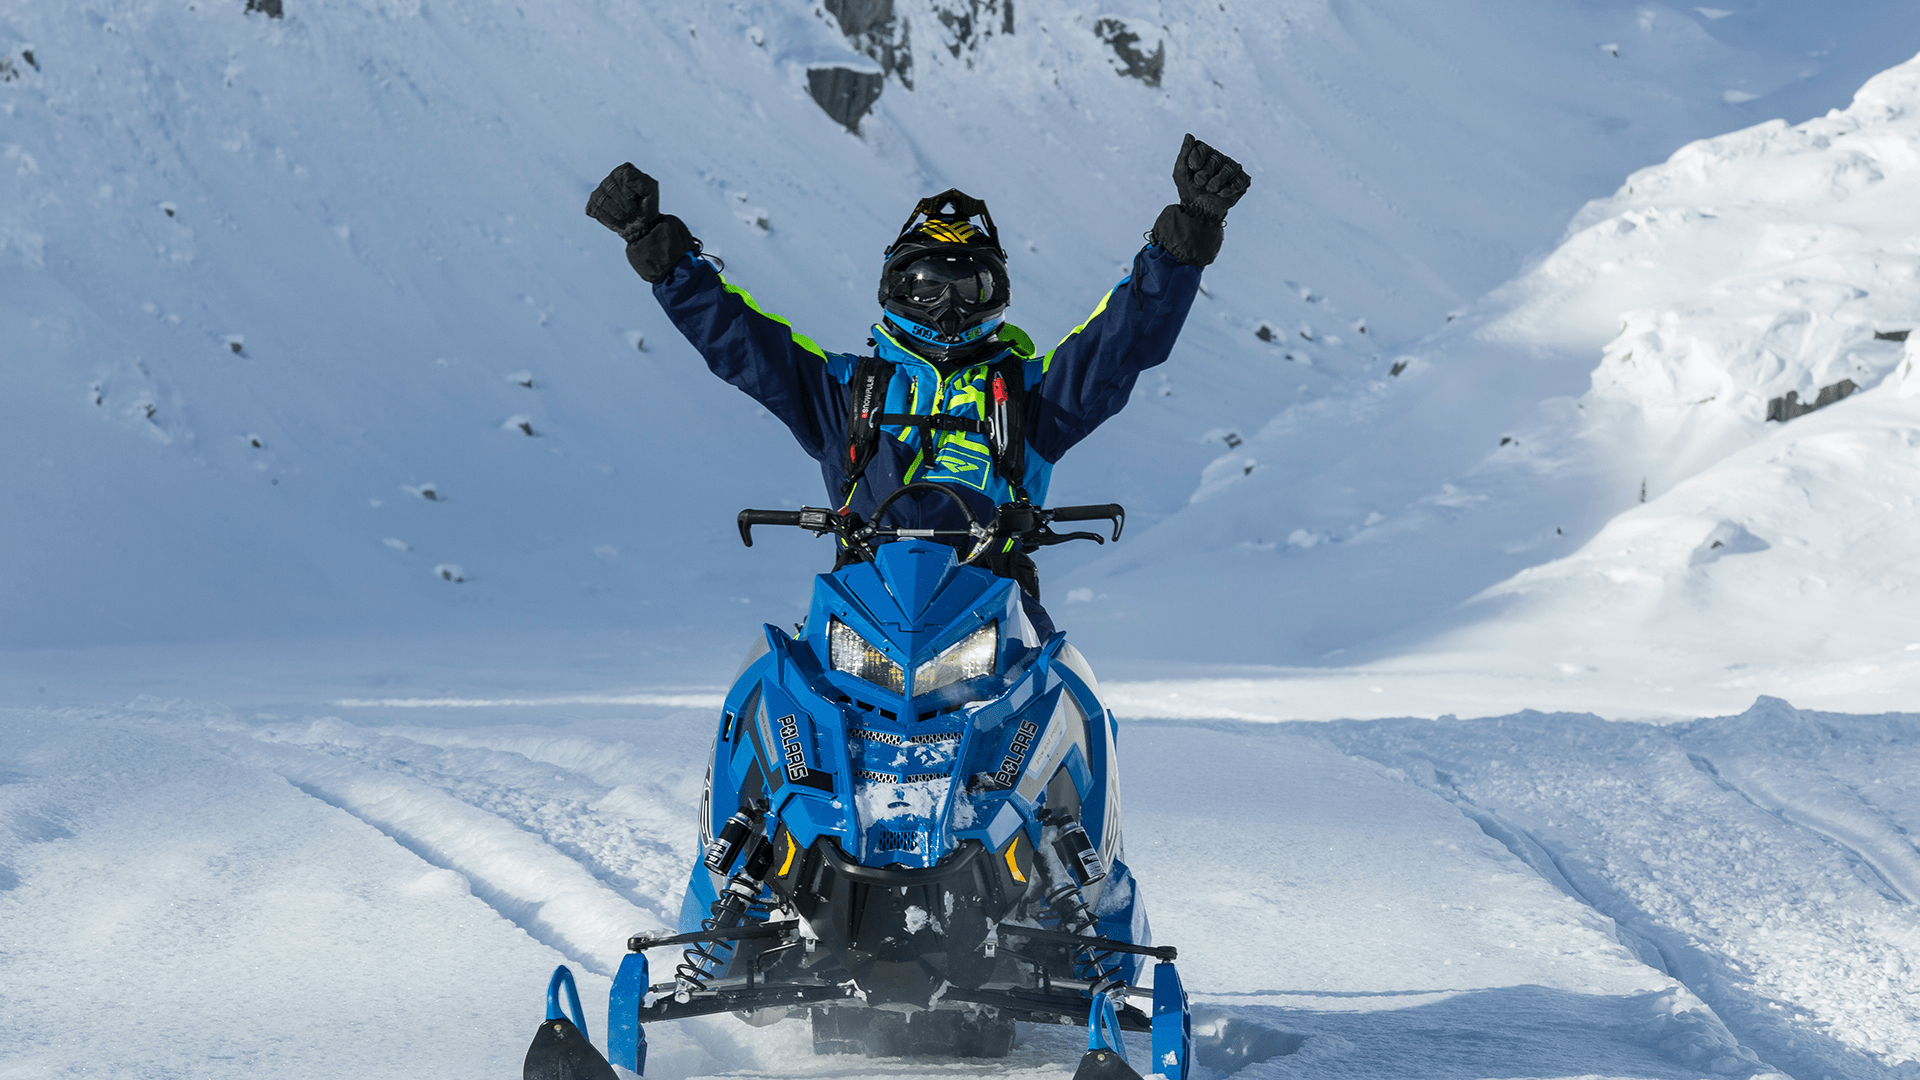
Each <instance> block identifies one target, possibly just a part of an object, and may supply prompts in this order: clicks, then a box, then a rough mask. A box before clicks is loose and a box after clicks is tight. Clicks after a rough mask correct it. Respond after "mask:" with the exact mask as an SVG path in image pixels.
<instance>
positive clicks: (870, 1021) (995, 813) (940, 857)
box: [525, 483, 1192, 1080]
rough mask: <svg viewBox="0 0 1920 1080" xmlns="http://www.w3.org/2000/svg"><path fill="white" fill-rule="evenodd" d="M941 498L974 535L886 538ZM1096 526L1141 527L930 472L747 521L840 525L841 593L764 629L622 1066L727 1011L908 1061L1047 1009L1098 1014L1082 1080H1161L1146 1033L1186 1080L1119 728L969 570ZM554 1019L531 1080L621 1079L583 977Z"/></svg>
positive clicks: (532, 1064) (1183, 1013)
mask: <svg viewBox="0 0 1920 1080" xmlns="http://www.w3.org/2000/svg"><path fill="white" fill-rule="evenodd" d="M915 490H920V491H931V492H938V493H940V494H941V495H943V496H945V497H946V498H948V499H951V500H952V501H953V502H954V503H955V504H956V505H958V506H959V508H960V511H961V513H962V515H964V517H965V520H966V528H965V529H964V530H934V529H910V528H900V527H890V526H886V525H884V524H882V522H884V521H885V519H886V516H887V511H888V508H889V507H891V506H892V505H893V503H894V502H895V501H896V500H898V499H899V498H900V497H901V496H903V495H905V494H907V493H908V492H910V491H915ZM1092 520H1107V521H1110V522H1111V524H1112V539H1114V540H1116V541H1117V540H1118V539H1119V538H1120V532H1121V529H1122V527H1123V526H1124V523H1125V511H1124V510H1123V509H1122V508H1121V507H1119V506H1117V505H1101V506H1069V507H1055V508H1053V509H1044V508H1040V507H1036V506H1033V505H1031V504H1028V503H1025V502H1017V503H1008V504H1004V505H1002V506H1000V507H999V508H998V509H997V511H996V513H995V515H994V518H993V520H992V521H991V522H989V523H985V524H982V523H981V522H980V521H979V520H978V518H977V517H976V516H975V515H974V514H972V513H971V512H970V511H969V510H968V508H967V505H966V503H965V502H964V501H963V500H961V499H960V498H959V497H958V496H957V495H955V494H954V493H953V492H952V491H950V490H948V489H947V488H946V487H945V486H943V485H939V484H929V483H912V484H907V485H905V486H903V487H901V488H899V489H898V490H896V491H894V492H893V493H892V494H890V495H889V496H888V497H887V498H886V499H884V500H882V501H881V503H880V504H879V506H878V507H876V509H875V511H874V514H873V520H872V521H871V522H866V521H862V520H861V518H860V516H859V515H858V514H853V513H838V512H835V511H833V510H827V509H819V508H812V507H807V508H802V509H800V510H797V511H788V510H743V511H741V513H740V516H739V528H740V537H741V540H742V541H744V542H745V543H746V545H747V546H749V547H751V546H752V545H753V533H752V528H753V526H755V525H783V526H795V527H798V528H802V529H807V530H809V531H811V532H813V533H814V534H815V535H832V536H833V537H835V538H836V540H837V541H838V545H839V550H840V558H839V564H840V565H839V566H838V567H837V568H836V569H835V570H834V571H832V572H831V573H827V574H822V575H820V576H819V577H818V578H817V579H816V581H815V586H814V591H813V600H812V604H811V606H810V608H809V609H808V613H807V617H806V621H805V622H804V623H802V624H801V625H800V627H798V628H797V629H798V632H797V633H796V634H793V635H789V634H787V633H786V632H784V631H782V630H781V629H779V628H777V627H774V626H767V627H765V633H764V636H763V637H762V639H761V640H760V641H759V642H757V643H756V645H755V646H754V649H753V651H752V652H751V654H750V655H749V656H748V658H747V661H746V663H745V664H744V665H743V666H742V668H741V671H740V674H739V676H738V678H737V679H736V681H735V682H734V685H733V687H732V689H731V690H730V691H728V693H727V696H726V699H725V703H724V705H723V706H722V709H721V715H720V722H719V728H718V731H717V733H716V736H715V739H714V746H713V755H712V760H711V762H710V764H709V771H708V775H707V784H706V792H705V795H704V797H703V799H702V803H701V812H700V838H701V845H702V848H703V849H704V857H703V859H702V860H701V862H700V863H699V864H697V865H695V866H694V868H693V873H692V877H691V880H690V881H689V882H688V883H687V891H686V895H685V899H684V901H683V903H682V907H681V913H680V925H679V927H678V931H679V932H678V933H674V934H657V935H654V934H641V935H638V936H635V937H634V938H632V939H631V940H630V941H629V942H628V948H629V950H630V951H629V953H628V954H627V956H626V958H625V959H624V961H623V962H622V963H621V966H620V969H619V972H618V974H617V975H616V977H615V979H614V984H613V991H612V994H611V997H610V1000H609V1003H608V1020H607V1024H608V1030H609V1034H608V1049H609V1056H610V1057H611V1059H612V1060H613V1061H614V1062H616V1063H618V1064H620V1065H622V1066H624V1067H626V1068H628V1069H631V1070H633V1071H634V1072H643V1071H644V1067H645V1063H646V1045H647V1041H646V1036H645V1034H644V1026H645V1025H646V1024H649V1023H657V1022H659V1021H663V1020H674V1019H679V1018H682V1017H690V1016H704V1015H708V1014H712V1013H719V1012H733V1013H735V1014H737V1015H739V1016H741V1017H742V1018H743V1019H746V1020H748V1021H749V1022H750V1023H756V1024H764V1023H772V1022H775V1021H777V1020H779V1019H783V1018H785V1017H788V1016H791V1015H796V1014H804V1015H806V1016H808V1018H809V1019H810V1021H811V1023H812V1026H813V1045H814V1050H815V1052H816V1053H866V1054H870V1055H887V1056H894V1055H940V1056H962V1057H999V1056H1003V1055H1005V1054H1006V1053H1007V1052H1008V1051H1009V1050H1010V1049H1011V1048H1012V1045H1013V1038H1014V1023H1015V1022H1016V1021H1021V1020H1024V1021H1030V1022H1040V1023H1065V1024H1084V1025H1086V1027H1087V1030H1088V1050H1087V1053H1086V1055H1085V1056H1084V1057H1083V1058H1082V1060H1081V1063H1080V1068H1079V1072H1078V1074H1077V1075H1076V1080H1140V1076H1139V1073H1138V1072H1136V1071H1135V1070H1134V1069H1133V1068H1132V1067H1131V1066H1130V1065H1128V1063H1127V1061H1126V1057H1125V1052H1124V1049H1123V1047H1122V1045H1121V1036H1120V1033H1121V1032H1122V1031H1129V1030H1130V1031H1147V1032H1151V1033H1152V1046H1153V1062H1152V1068H1151V1071H1152V1072H1154V1073H1158V1074H1160V1075H1161V1076H1164V1077H1167V1078H1168V1080H1186V1076H1187V1070H1188V1061H1189V1058H1190V1056H1191V1043H1192V1037H1191V1017H1190V1013H1189V1010H1188V1005H1187V998H1186V994H1185V992H1184V991H1183V989H1182V988H1181V984H1180V978H1179V975H1178V974H1177V973H1176V972H1175V969H1174V959H1175V951H1174V950H1173V949H1172V948H1168V947H1165V946H1156V945H1154V944H1152V941H1151V935H1150V933H1149V930H1148V926H1147V918H1146V912H1145V907H1144V904H1143V903H1142V901H1141V897H1140V893H1139V889H1138V886H1137V885H1136V883H1135V881H1134V878H1133V875H1132V873H1131V871H1130V870H1129V868H1128V867H1127V864H1126V861H1125V850H1124V846H1123V844H1122V841H1121V833H1120V780H1119V770H1118V759H1117V755H1116V751H1115V736H1116V734H1117V731H1118V725H1117V722H1116V721H1115V719H1114V717H1113V714H1112V713H1111V712H1110V711H1108V709H1107V708H1106V706H1105V705H1104V704H1102V702H1101V700H1100V694H1099V687H1098V684H1097V683H1096V682H1095V680H1094V676H1093V672H1092V670H1091V669H1090V668H1089V667H1088V666H1087V663H1086V661H1085V660H1084V659H1082V658H1081V656H1080V654H1079V652H1078V651H1077V650H1075V649H1074V647H1073V646H1072V645H1069V644H1068V643H1067V641H1066V637H1065V635H1064V634H1060V633H1054V634H1051V635H1050V636H1048V637H1046V638H1044V639H1042V638H1041V636H1040V635H1039V633H1038V632H1036V631H1035V629H1034V626H1033V623H1032V621H1031V620H1030V619H1029V618H1028V616H1027V614H1026V611H1025V609H1024V607H1023V604H1022V602H1021V596H1020V592H1019V587H1018V586H1017V585H1016V584H1015V582H1013V581H1012V580H1009V579H1007V578H1004V577H999V576H996V575H994V574H992V573H989V572H988V571H986V570H982V569H980V568H978V567H976V566H973V565H969V563H970V562H971V561H972V560H973V559H974V558H975V557H977V556H979V555H980V554H981V553H983V552H986V551H988V550H1006V549H1007V546H1008V545H1009V544H1011V545H1015V546H1017V548H1018V549H1019V550H1021V551H1024V552H1032V551H1035V550H1038V549H1039V548H1040V547H1044V546H1049V545H1052V544H1057V543H1062V542H1065V541H1068V540H1077V539H1090V540H1094V541H1097V542H1102V543H1104V542H1105V539H1106V538H1105V537H1102V536H1100V535H1099V534H1097V533H1088V532H1079V533H1068V534H1060V533H1055V532H1054V531H1053V530H1052V528H1051V524H1052V523H1054V522H1067V521H1092ZM956 545H959V546H961V547H968V548H970V550H969V551H968V552H967V553H966V554H965V556H964V557H963V556H962V553H961V551H960V550H959V548H958V547H956ZM661 949H672V950H678V952H677V954H674V955H675V958H674V959H673V961H671V962H672V963H673V964H674V966H673V968H672V970H671V976H670V977H669V978H668V979H666V980H663V981H661V982H658V983H650V974H649V973H650V970H651V969H650V967H649V963H648V956H647V954H648V953H649V952H650V951H653V950H661ZM1148 959H1152V960H1153V961H1155V963H1154V965H1153V974H1152V980H1151V986H1150V987H1145V986H1142V985H1140V984H1141V983H1142V982H1143V979H1142V976H1143V975H1144V974H1145V972H1144V970H1143V969H1144V967H1145V966H1146V962H1147V960H1148ZM563 989H564V990H565V991H566V992H567V994H568V995H569V997H570V999H571V1000H570V1004H571V1005H572V1013H573V1017H572V1020H571V1021H569V1020H568V1019H567V1017H566V1015H565V1014H564V1011H563V1010H562V1008H561V1002H560V992H561V991H562V990H563ZM1136 1002H1138V1003H1140V1004H1136ZM1143 1004H1144V1005H1145V1008H1143V1007H1142V1005H1143ZM547 1012H548V1018H547V1021H546V1022H544V1023H543V1024H542V1025H541V1027H540V1030H539V1034H538V1035H537V1036H536V1037H535V1040H534V1044H533V1046H532V1047H531V1048H530V1049H529V1051H528V1054H527V1060H526V1068H525V1077H526V1080H566V1078H574V1077H581V1078H585V1077H595V1078H601V1077H612V1076H613V1075H614V1073H613V1071H612V1070H611V1069H610V1068H609V1067H608V1066H607V1064H606V1061H605V1059H602V1058H601V1057H600V1055H599V1054H598V1052H597V1051H595V1049H594V1048H593V1046H592V1044H591V1043H590V1042H589V1041H588V1040H587V1037H586V1035H585V1021H584V1017H583V1016H582V1014H581V1010H580V1007H579V1000H578V996H577V994H576V993H575V992H574V990H573V985H572V977H571V973H570V972H568V971H567V969H566V968H565V967H561V968H560V969H558V970H556V971H555V972H554V977H553V980H552V982H551V983H550V984H549V987H548V1009H547Z"/></svg>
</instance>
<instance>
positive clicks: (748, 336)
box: [653, 256, 853, 461]
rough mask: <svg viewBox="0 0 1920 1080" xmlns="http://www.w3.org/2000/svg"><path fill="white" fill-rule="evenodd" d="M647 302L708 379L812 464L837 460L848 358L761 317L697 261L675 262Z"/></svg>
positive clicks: (754, 306) (730, 286) (738, 291)
mask: <svg viewBox="0 0 1920 1080" xmlns="http://www.w3.org/2000/svg"><path fill="white" fill-rule="evenodd" d="M653 295H654V298H655V299H657V300H659V301H660V306H661V307H662V308H664V309H665V310H666V313H667V318H668V319H670V320H672V321H673V325H674V326H676V327H678V328H679V330H680V332H681V333H682V334H685V335H686V337H687V340H688V341H690V342H692V343H693V347H694V348H695V349H697V350H699V352H700V356H701V357H702V358H703V359H704V360H706V362H707V367H709V368H711V369H713V373H714V374H715V375H718V376H720V377H721V378H723V379H725V380H727V381H728V382H730V383H732V384H733V385H734V386H737V387H739V388H740V389H741V390H743V391H745V392H746V394H747V396H749V397H751V398H753V400H755V401H757V402H759V403H760V404H761V405H762V406H764V407H765V408H766V410H767V411H768V412H770V413H772V414H773V415H775V416H777V417H779V418H780V421H781V422H782V423H784V424H786V425H787V429H788V430H789V431H792V432H793V437H794V439H796V440H797V441H798V442H799V443H800V446H801V447H802V448H803V449H805V450H806V452H807V453H808V454H809V455H811V456H812V457H813V459H814V460H816V461H823V460H825V459H826V457H827V456H829V455H835V456H837V454H838V452H839V450H840V445H839V444H840V443H842V442H844V441H845V438H846V434H845V429H846V408H847V406H846V393H845V391H844V390H843V389H842V386H843V384H844V383H845V382H846V380H847V378H848V377H849V375H850V373H851V372H852V369H853V358H852V357H850V356H847V355H844V354H841V353H829V352H827V351H826V350H824V349H822V348H820V346H818V345H816V344H814V343H813V341H812V340H811V339H809V338H807V337H806V336H805V335H803V334H799V333H797V332H795V331H794V329H793V326H792V325H791V324H789V323H788V322H787V320H785V319H783V318H781V317H780V316H778V315H773V314H769V313H768V312H766V311H763V310H761V308H760V305H759V304H757V303H755V302H754V299H753V297H752V296H750V295H748V294H747V292H746V290H744V289H741V288H740V287H739V286H737V285H734V284H731V283H730V282H728V281H727V280H726V279H725V278H723V277H721V276H720V274H719V273H718V272H717V271H715V270H714V268H713V267H712V266H711V265H709V264H708V263H707V262H706V261H705V260H702V259H697V258H693V257H691V256H689V257H688V258H686V259H683V260H681V262H680V264H679V265H678V266H676V267H675V268H674V270H673V272H672V273H670V274H668V275H667V276H666V277H665V278H662V279H661V280H660V281H659V282H658V283H656V284H655V285H654V286H653Z"/></svg>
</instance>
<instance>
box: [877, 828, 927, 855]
mask: <svg viewBox="0 0 1920 1080" xmlns="http://www.w3.org/2000/svg"><path fill="white" fill-rule="evenodd" d="M872 848H873V851H874V853H875V854H879V853H880V852H883V851H911V852H917V851H919V850H920V834H919V833H917V832H894V831H893V830H891V829H875V830H874V831H873V845H872Z"/></svg>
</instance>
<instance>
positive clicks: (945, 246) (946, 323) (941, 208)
mask: <svg viewBox="0 0 1920 1080" xmlns="http://www.w3.org/2000/svg"><path fill="white" fill-rule="evenodd" d="M923 217H924V218H925V219H926V220H924V221H922V220H921V218H923ZM975 217H978V218H980V219H981V221H982V222H983V224H984V226H985V228H984V229H982V228H978V227H976V226H975V225H974V224H973V223H972V221H971V219H972V218H975ZM886 258H887V261H886V265H885V267H884V268H883V269H882V270H881V272H880V306H881V307H882V308H884V309H886V316H885V318H886V321H887V322H888V323H889V324H891V325H892V326H893V327H894V328H896V329H898V330H900V331H902V332H903V334H904V343H905V344H906V345H907V346H908V347H909V348H911V349H912V350H913V351H914V352H916V353H918V354H919V355H920V356H922V357H925V358H926V359H927V360H930V361H932V362H933V363H934V364H936V365H938V366H941V367H949V366H957V365H960V364H963V363H965V362H966V361H967V360H968V359H970V358H971V357H973V356H974V355H976V354H978V353H981V352H983V351H985V350H987V349H990V348H992V347H993V345H994V344H995V343H996V342H997V340H998V339H997V337H996V336H995V335H994V331H995V330H998V329H999V328H1000V313H1001V312H1003V311H1005V310H1006V309H1007V294H1008V287H1007V252H1006V249H1004V248H1002V247H1001V246H1000V234H999V230H997V229H995V228H994V225H993V215H991V214H989V213H988V212H987V204H986V203H984V202H981V201H980V200H979V199H976V198H974V197H972V196H970V195H967V194H965V193H964V192H962V191H960V190H959V189H958V188H949V189H947V190H946V191H943V192H941V193H940V194H938V195H935V196H932V197H931V198H926V199H921V200H920V201H919V202H918V203H917V204H915V205H914V208H913V213H912V214H911V215H910V216H908V218H907V223H906V225H905V226H904V227H902V228H901V230H900V235H899V237H898V238H897V239H895V240H894V242H893V244H892V245H891V246H889V247H888V248H887V250H886Z"/></svg>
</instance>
